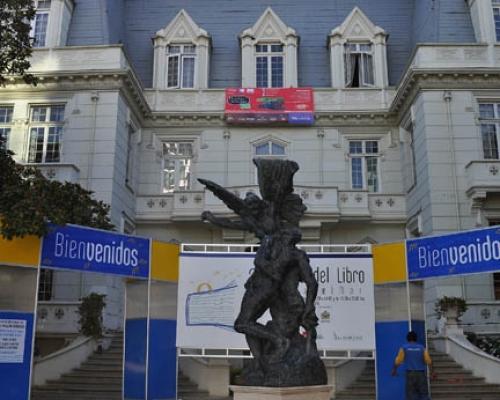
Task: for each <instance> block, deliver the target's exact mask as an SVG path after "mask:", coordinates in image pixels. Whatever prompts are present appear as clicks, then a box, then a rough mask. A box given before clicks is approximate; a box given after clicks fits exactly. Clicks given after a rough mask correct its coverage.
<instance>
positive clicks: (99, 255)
mask: <svg viewBox="0 0 500 400" xmlns="http://www.w3.org/2000/svg"><path fill="white" fill-rule="evenodd" d="M149 244H150V240H149V239H144V238H139V237H135V236H127V235H120V234H117V233H114V232H106V231H101V230H96V229H91V228H82V227H77V226H71V225H66V226H64V227H59V226H54V225H52V226H51V227H50V231H49V233H48V234H47V235H46V236H44V238H43V243H42V260H41V265H42V266H44V267H49V268H65V269H73V270H79V271H87V272H101V273H107V274H116V275H126V276H133V277H142V278H147V277H148V276H149V259H150V246H149Z"/></svg>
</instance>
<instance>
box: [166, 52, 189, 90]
mask: <svg viewBox="0 0 500 400" xmlns="http://www.w3.org/2000/svg"><path fill="white" fill-rule="evenodd" d="M191 47H192V48H194V51H193V52H186V51H185V49H186V48H191ZM172 48H176V49H177V48H178V49H179V52H170V50H171V49H172ZM196 58H197V57H196V45H195V44H192V43H185V44H180V43H179V44H170V45H169V46H167V72H166V73H167V75H166V77H165V80H166V82H167V89H194V87H195V80H196V64H197V63H196ZM173 59H177V83H176V84H173V85H170V83H169V73H170V60H173ZM187 59H190V60H194V62H193V69H192V71H191V73H192V76H191V77H190V81H191V82H192V85H190V86H184V78H185V76H184V74H185V72H186V71H185V69H184V65H185V63H184V61H185V60H187Z"/></svg>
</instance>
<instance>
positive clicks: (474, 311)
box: [461, 301, 500, 333]
mask: <svg viewBox="0 0 500 400" xmlns="http://www.w3.org/2000/svg"><path fill="white" fill-rule="evenodd" d="M461 321H462V323H461V326H462V328H463V329H464V330H465V331H473V332H475V333H498V332H499V331H500V330H499V329H500V301H467V311H466V312H465V314H464V315H463V316H462V318H461Z"/></svg>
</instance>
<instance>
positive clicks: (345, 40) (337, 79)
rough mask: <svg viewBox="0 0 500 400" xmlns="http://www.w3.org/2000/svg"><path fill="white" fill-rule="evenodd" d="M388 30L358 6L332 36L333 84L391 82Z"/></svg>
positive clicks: (382, 84) (357, 85)
mask: <svg viewBox="0 0 500 400" xmlns="http://www.w3.org/2000/svg"><path fill="white" fill-rule="evenodd" d="M386 39H387V34H386V33H385V31H384V30H383V29H382V28H380V27H378V26H376V25H375V24H373V22H371V21H370V19H369V18H368V17H367V16H366V15H365V14H364V13H363V12H362V11H361V10H360V9H359V8H358V7H355V8H354V10H353V11H352V12H351V13H350V14H349V16H348V17H347V18H346V19H345V21H344V22H343V23H342V25H340V26H339V27H337V28H335V29H333V30H332V32H331V33H330V36H329V47H330V61H331V74H332V75H331V76H332V87H334V88H338V89H341V88H363V87H377V88H383V87H386V86H387V85H388V73H387V53H386Z"/></svg>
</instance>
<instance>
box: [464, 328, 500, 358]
mask: <svg viewBox="0 0 500 400" xmlns="http://www.w3.org/2000/svg"><path fill="white" fill-rule="evenodd" d="M467 339H468V340H469V342H471V343H472V344H473V345H474V346H476V347H479V348H480V349H481V350H482V351H484V352H485V353H488V354H491V355H492V356H493V357H497V358H500V338H498V337H490V336H479V335H476V334H475V333H472V332H471V333H468V334H467Z"/></svg>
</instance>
